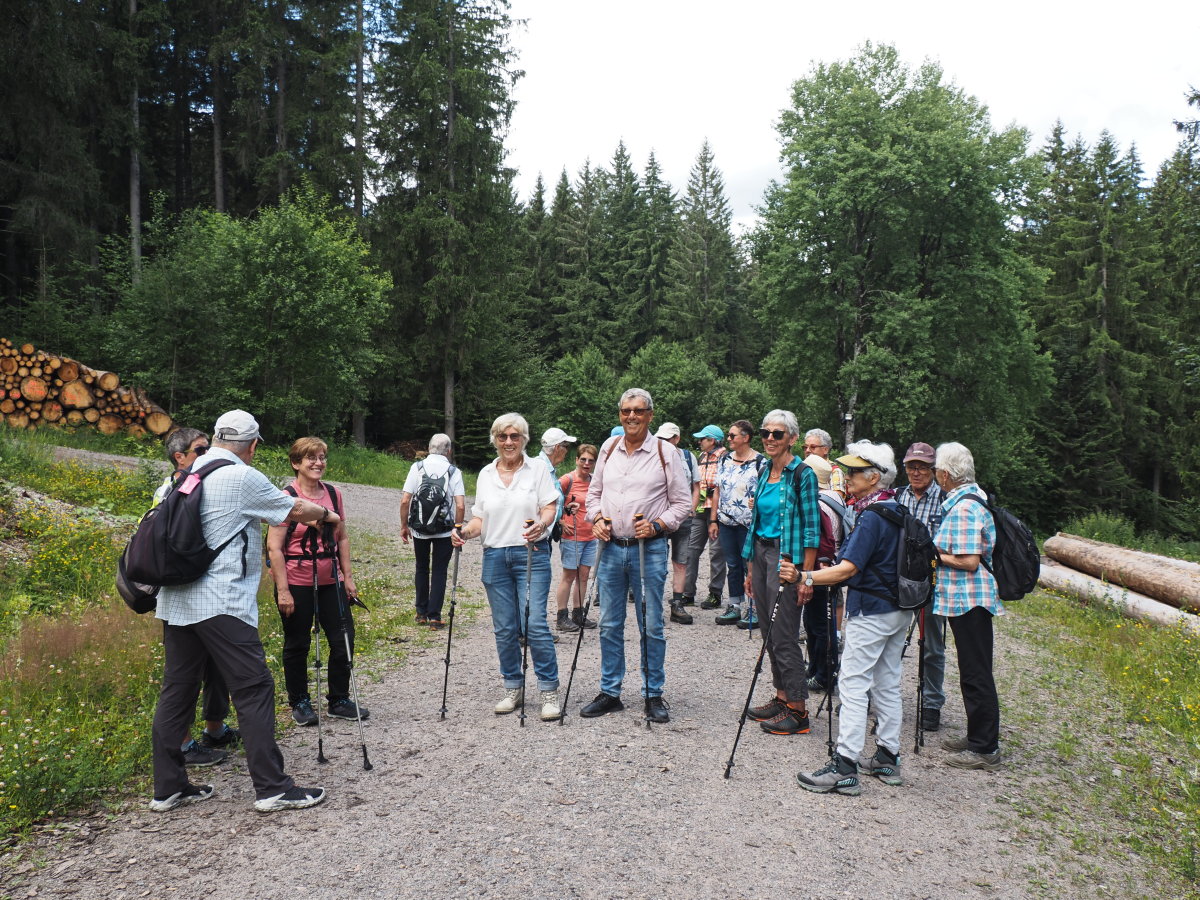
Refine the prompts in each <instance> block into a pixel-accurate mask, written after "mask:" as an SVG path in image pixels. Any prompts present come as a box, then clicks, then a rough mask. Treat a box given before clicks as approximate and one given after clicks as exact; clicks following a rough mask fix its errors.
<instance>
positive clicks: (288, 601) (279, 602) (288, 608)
mask: <svg viewBox="0 0 1200 900" xmlns="http://www.w3.org/2000/svg"><path fill="white" fill-rule="evenodd" d="M275 605H276V606H278V607H279V614H280V615H281V616H290V615H291V614H292V613H294V612H295V611H296V600H295V599H294V598H293V597H292V592H291V591H289V590H287V589H284V590H282V591H279V596H278V597H277V598H276V600H275Z"/></svg>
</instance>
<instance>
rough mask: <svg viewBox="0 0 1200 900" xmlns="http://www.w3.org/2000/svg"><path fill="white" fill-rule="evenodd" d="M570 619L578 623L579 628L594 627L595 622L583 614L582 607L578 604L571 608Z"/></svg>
mask: <svg viewBox="0 0 1200 900" xmlns="http://www.w3.org/2000/svg"><path fill="white" fill-rule="evenodd" d="M571 621H572V622H574V623H575V624H576V625H578V626H579V627H580V628H595V627H596V622H594V621H592V620H591V619H589V618H588V617H587V616H586V615H584V612H583V608H582V607H579V606H577V607H575V608H574V609H573V610H571Z"/></svg>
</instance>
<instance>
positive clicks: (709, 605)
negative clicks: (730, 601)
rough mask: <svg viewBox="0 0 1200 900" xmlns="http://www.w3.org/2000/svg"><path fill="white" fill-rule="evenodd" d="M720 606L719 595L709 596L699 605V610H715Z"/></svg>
mask: <svg viewBox="0 0 1200 900" xmlns="http://www.w3.org/2000/svg"><path fill="white" fill-rule="evenodd" d="M720 605H721V595H720V594H709V595H708V599H707V600H705V601H704V602H703V603H701V604H700V608H701V609H716V608H717V607H719V606H720Z"/></svg>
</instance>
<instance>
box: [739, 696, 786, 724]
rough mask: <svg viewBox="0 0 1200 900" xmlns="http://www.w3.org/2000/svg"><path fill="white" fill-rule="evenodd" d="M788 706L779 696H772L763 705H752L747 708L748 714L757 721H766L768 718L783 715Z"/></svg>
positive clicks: (748, 716)
mask: <svg viewBox="0 0 1200 900" xmlns="http://www.w3.org/2000/svg"><path fill="white" fill-rule="evenodd" d="M787 708H788V706H787V704H786V703H784V702H783V701H782V700H780V699H779V698H778V697H772V698H771V699H770V700H768V701H767V702H766V703H764V704H763V705H762V706H752V707H750V708H749V709H748V710H746V716H747V718H751V719H753V720H754V721H755V722H765V721H766V720H767V719H773V718H775V717H776V716H778V715H782V714H783V713H784V711H786V710H787Z"/></svg>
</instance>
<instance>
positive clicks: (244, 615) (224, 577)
mask: <svg viewBox="0 0 1200 900" xmlns="http://www.w3.org/2000/svg"><path fill="white" fill-rule="evenodd" d="M218 459H228V460H231V461H232V462H233V463H234V465H232V466H225V467H224V468H222V469H219V470H218V471H216V472H213V473H212V474H211V475H209V476H208V477H207V478H205V479H204V487H203V491H204V493H203V495H202V496H201V498H200V521H201V523H202V525H203V527H204V540H205V541H206V542H207V543H208V546H210V547H220V546H221V545H222V544H224V543H225V542H226V541H229V543H228V544H227V545H226V547H225V549H224V550H222V551H221V552H220V554H218V556H217V558H216V559H215V560H213V563H212V565H211V566H209V568H208V571H207V572H206V573H205V574H204V575H202V576H201V577H200V579H199V580H197V581H193V582H192V583H191V584H180V585H175V586H168V587H164V588H162V590H160V591H159V592H158V611H157V612H156V613H155V615H156V617H157V618H159V619H162V620H163V621H165V622H168V623H169V624H171V625H194V624H196V623H197V622H203V621H204V620H206V619H211V618H213V617H214V616H223V615H225V616H234V617H235V618H238V619H241V620H242V621H243V622H245V623H246V624H247V625H250V626H251V627H252V628H257V627H258V583H259V581H260V580H261V579H262V558H263V552H262V528H260V527H259V523H260V522H264V521H265V522H266V523H267V524H268V525H282V524H283V522H284V521H285V520H286V519H287V517H288V514H289V513H291V511H292V507H293V506H294V505H295V499H294V498H292V497H290V496H288V495H287V494H285V493H284V492H283V491H281V490H280V489H279V488H277V487H275V485H273V484H271V482H270V481H269V480H268V479H267V476H266V475H264V474H263V473H262V472H260V471H258V469H255V468H252V467H251V466H248V465H246V464H245V463H244V462H242V461H241V460H240V459H239V458H238V457H237V456H235V455H234V454H233V453H231V452H230V451H228V450H226V449H224V448H221V447H213V448H211V449H210V450H209V451H208V452H207V453H205V454H204V455H203V456H201V457H200V458H199V459H197V460H196V462H195V463H193V464H192V468H191V471H193V472H195V471H198V470H200V469H202V468H203V467H204V466H207V465H209V464H210V463H212V462H214V461H215V460H218ZM231 538H232V540H231Z"/></svg>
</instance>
